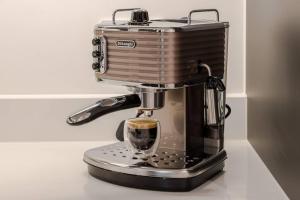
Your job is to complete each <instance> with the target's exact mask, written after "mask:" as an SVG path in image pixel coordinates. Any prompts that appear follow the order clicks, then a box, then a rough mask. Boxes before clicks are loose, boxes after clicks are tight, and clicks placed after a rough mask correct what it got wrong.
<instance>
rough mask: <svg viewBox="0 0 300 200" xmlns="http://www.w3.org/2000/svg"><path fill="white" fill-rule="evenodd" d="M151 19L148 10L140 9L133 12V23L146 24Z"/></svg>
mask: <svg viewBox="0 0 300 200" xmlns="http://www.w3.org/2000/svg"><path fill="white" fill-rule="evenodd" d="M148 21H149V15H148V11H147V10H143V9H138V10H134V11H132V13H131V21H130V22H131V24H145V23H148Z"/></svg>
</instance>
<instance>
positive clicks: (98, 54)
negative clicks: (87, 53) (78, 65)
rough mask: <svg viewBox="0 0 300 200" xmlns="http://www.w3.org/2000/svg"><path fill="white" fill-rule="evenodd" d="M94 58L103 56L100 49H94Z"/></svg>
mask: <svg viewBox="0 0 300 200" xmlns="http://www.w3.org/2000/svg"><path fill="white" fill-rule="evenodd" d="M92 55H93V57H94V58H99V57H100V56H101V52H100V51H93V53H92Z"/></svg>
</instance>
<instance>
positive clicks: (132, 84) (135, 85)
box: [96, 72, 203, 89]
mask: <svg viewBox="0 0 300 200" xmlns="http://www.w3.org/2000/svg"><path fill="white" fill-rule="evenodd" d="M97 73H99V72H96V78H97V80H98V81H101V82H102V83H104V84H113V85H119V86H126V87H129V88H152V89H180V88H184V87H190V86H195V85H200V84H202V83H203V81H195V82H189V83H188V84H187V83H175V84H174V83H168V84H145V83H138V82H129V81H119V80H112V79H105V78H102V79H101V78H99V77H97Z"/></svg>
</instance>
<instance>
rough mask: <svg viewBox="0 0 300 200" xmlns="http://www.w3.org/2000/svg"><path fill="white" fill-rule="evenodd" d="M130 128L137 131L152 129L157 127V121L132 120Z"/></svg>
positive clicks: (129, 121)
mask: <svg viewBox="0 0 300 200" xmlns="http://www.w3.org/2000/svg"><path fill="white" fill-rule="evenodd" d="M128 126H130V127H131V128H137V129H150V128H156V127H157V121H156V120H154V119H131V120H128Z"/></svg>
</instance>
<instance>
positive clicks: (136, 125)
mask: <svg viewBox="0 0 300 200" xmlns="http://www.w3.org/2000/svg"><path fill="white" fill-rule="evenodd" d="M124 126H125V127H124V136H125V137H124V138H125V140H126V142H127V143H128V146H129V148H130V149H131V150H132V151H133V152H134V153H136V154H137V155H140V157H144V158H145V157H148V156H151V155H152V154H154V153H155V152H156V149H157V146H158V143H159V138H160V125H159V121H157V120H155V119H152V118H134V119H128V120H127V121H126V122H125V125H124Z"/></svg>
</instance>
